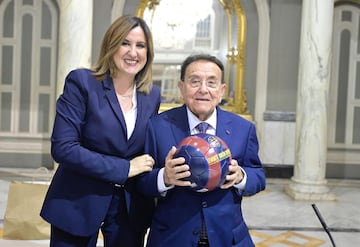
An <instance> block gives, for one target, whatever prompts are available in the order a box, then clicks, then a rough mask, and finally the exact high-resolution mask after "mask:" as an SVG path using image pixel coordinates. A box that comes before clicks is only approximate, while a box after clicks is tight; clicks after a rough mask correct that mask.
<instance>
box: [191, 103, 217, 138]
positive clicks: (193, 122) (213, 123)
mask: <svg viewBox="0 0 360 247" xmlns="http://www.w3.org/2000/svg"><path fill="white" fill-rule="evenodd" d="M186 111H187V115H188V121H189V128H190V131H191V133H193V132H194V129H195V127H196V126H197V125H198V124H199V123H201V122H206V123H208V124H209V125H210V127H211V128H212V129H213V130H216V108H215V109H214V111H213V113H212V114H211V115H210V117H209V118H208V119H206V120H205V121H201V120H200V119H198V118H197V117H196V116H195V115H194V113H192V112H191V111H190V109H189V108H188V107H187V106H186Z"/></svg>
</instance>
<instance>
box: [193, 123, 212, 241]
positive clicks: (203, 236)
mask: <svg viewBox="0 0 360 247" xmlns="http://www.w3.org/2000/svg"><path fill="white" fill-rule="evenodd" d="M208 127H209V124H208V123H206V122H201V123H199V124H198V125H196V129H197V130H198V131H199V132H200V133H206V130H207V129H208ZM208 246H209V240H208V236H207V232H206V225H205V219H204V213H203V211H201V233H200V239H199V242H198V247H208Z"/></svg>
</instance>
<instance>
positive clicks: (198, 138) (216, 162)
mask: <svg viewBox="0 0 360 247" xmlns="http://www.w3.org/2000/svg"><path fill="white" fill-rule="evenodd" d="M174 157H175V158H176V157H184V158H185V164H188V165H189V166H190V172H191V175H190V177H187V178H185V180H189V181H190V182H191V184H192V185H191V189H193V190H195V191H212V190H214V189H216V188H218V187H219V186H221V185H222V184H223V183H224V181H225V177H226V175H227V174H228V171H229V165H230V161H231V152H230V149H229V147H228V146H227V144H226V143H225V142H224V141H223V140H222V139H221V138H220V137H218V136H215V135H210V134H195V135H191V136H188V137H186V138H184V139H183V140H182V141H181V142H180V143H179V145H178V146H177V150H176V153H175V155H174Z"/></svg>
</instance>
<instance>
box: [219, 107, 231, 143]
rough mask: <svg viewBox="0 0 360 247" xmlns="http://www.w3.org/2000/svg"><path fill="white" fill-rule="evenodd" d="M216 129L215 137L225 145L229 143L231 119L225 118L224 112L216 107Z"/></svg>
mask: <svg viewBox="0 0 360 247" xmlns="http://www.w3.org/2000/svg"><path fill="white" fill-rule="evenodd" d="M216 110H217V127H216V135H217V136H218V137H220V138H221V139H222V140H223V141H224V142H225V143H228V144H229V143H230V140H231V138H230V137H231V133H232V131H233V129H232V126H231V119H230V118H228V117H227V114H225V111H223V110H221V109H220V108H219V107H217V109H216Z"/></svg>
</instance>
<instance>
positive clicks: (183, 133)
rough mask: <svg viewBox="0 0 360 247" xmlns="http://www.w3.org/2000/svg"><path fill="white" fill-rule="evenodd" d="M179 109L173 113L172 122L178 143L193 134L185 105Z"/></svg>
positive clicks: (172, 129) (172, 128)
mask: <svg viewBox="0 0 360 247" xmlns="http://www.w3.org/2000/svg"><path fill="white" fill-rule="evenodd" d="M178 109H179V110H178V111H174V112H173V114H172V115H171V121H172V124H171V125H170V126H171V131H172V133H173V135H174V138H175V141H176V143H177V144H178V143H180V142H181V141H182V139H184V138H185V137H187V136H189V135H190V134H191V132H190V127H189V122H188V120H187V119H188V118H187V112H186V107H185V105H183V106H182V107H179V108H178Z"/></svg>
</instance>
